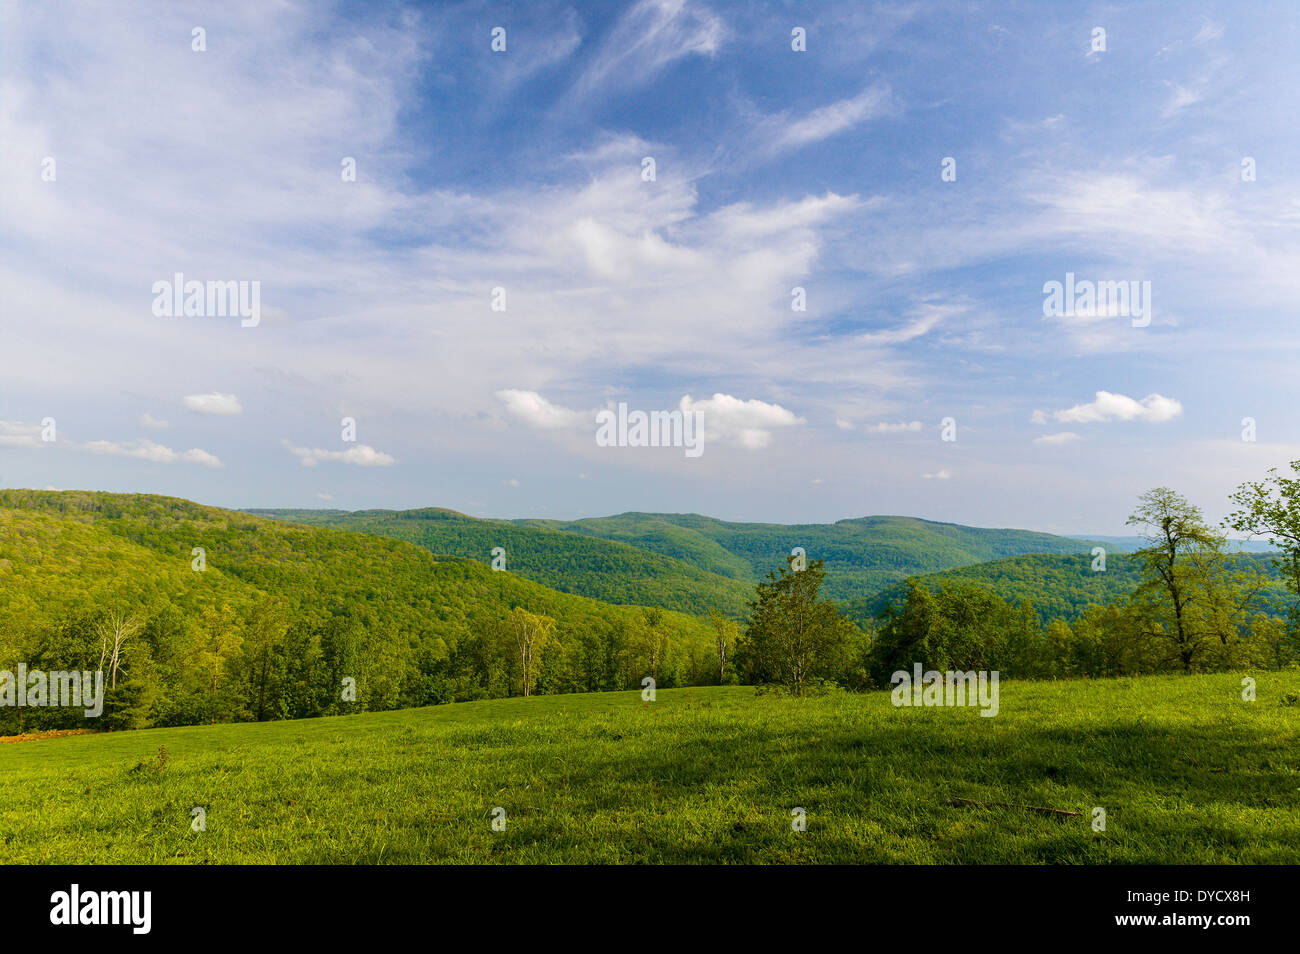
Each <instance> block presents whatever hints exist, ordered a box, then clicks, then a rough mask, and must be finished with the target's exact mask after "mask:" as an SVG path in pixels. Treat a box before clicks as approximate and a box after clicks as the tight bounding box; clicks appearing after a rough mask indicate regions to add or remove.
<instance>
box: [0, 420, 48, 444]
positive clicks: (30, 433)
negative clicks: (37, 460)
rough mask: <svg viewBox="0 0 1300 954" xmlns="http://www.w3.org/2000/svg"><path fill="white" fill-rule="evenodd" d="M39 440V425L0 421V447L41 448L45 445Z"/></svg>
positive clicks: (44, 442)
mask: <svg viewBox="0 0 1300 954" xmlns="http://www.w3.org/2000/svg"><path fill="white" fill-rule="evenodd" d="M46 443H47V442H46V441H43V440H41V425H39V424H25V423H23V422H22V421H0V446H5V447H41V446H43V445H44V444H46Z"/></svg>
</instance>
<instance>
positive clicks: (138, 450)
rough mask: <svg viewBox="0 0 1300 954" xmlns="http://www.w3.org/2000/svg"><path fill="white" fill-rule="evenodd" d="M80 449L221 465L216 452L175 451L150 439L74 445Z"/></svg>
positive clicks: (169, 461)
mask: <svg viewBox="0 0 1300 954" xmlns="http://www.w3.org/2000/svg"><path fill="white" fill-rule="evenodd" d="M72 446H73V447H75V448H76V449H78V450H83V451H87V452H88V453H91V454H107V455H109V456H111V457H131V458H134V459H135V460H147V461H149V462H150V463H152V464H175V463H178V462H182V461H183V462H184V463H187V464H201V465H202V466H204V467H212V468H217V467H221V466H222V464H221V460H220V459H219V458H218V457H217V456H216V455H215V454H209V453H208V452H207V451H205V450H201V449H199V448H197V447H191V448H190V449H189V450H187V451H175V450H172V449H171V448H170V447H165V446H163V445H162V444H158V443H155V442H154V441H150V440H138V441H125V442H119V441H87V442H86V443H84V444H74V445H72Z"/></svg>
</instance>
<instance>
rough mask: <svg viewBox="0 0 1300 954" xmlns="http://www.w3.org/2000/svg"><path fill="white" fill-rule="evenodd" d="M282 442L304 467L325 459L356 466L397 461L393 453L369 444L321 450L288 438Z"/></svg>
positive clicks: (382, 464) (390, 463)
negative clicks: (293, 442) (378, 449)
mask: <svg viewBox="0 0 1300 954" xmlns="http://www.w3.org/2000/svg"><path fill="white" fill-rule="evenodd" d="M282 443H283V444H284V446H285V447H286V448H287V449H288V451H289V453H291V454H293V456H294V457H297V458H298V463H300V464H302V466H304V467H315V466H316V465H317V464H319V463H322V462H325V461H331V462H334V463H339V464H351V465H353V466H355V467H392V466H393V465H394V464H396V463H397V460H396V459H395V458H394V457H393V456H392V455H390V454H385V453H384V452H383V451H377V450H375V449H374V448H373V447H371V446H369V445H368V444H356V445H354V446H352V447H349V448H348V449H347V450H341V451H335V450H321V449H320V448H319V447H299V446H297V445H296V444H292V443H290V442H289V441H287V440H286V441H282Z"/></svg>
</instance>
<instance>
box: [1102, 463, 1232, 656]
mask: <svg viewBox="0 0 1300 954" xmlns="http://www.w3.org/2000/svg"><path fill="white" fill-rule="evenodd" d="M1126 524H1127V525H1128V526H1136V527H1139V528H1141V530H1142V534H1141V535H1142V536H1143V537H1144V538H1145V539H1146V540H1147V545H1146V546H1145V547H1142V548H1141V549H1139V550H1137V551H1136V552H1135V553H1134V554H1133V557H1134V559H1135V560H1137V562H1138V565H1139V566H1140V567H1141V573H1142V582H1141V583H1139V584H1138V588H1137V590H1136V591H1134V593H1133V597H1132V602H1133V604H1134V606H1135V608H1137V609H1138V611H1139V613H1140V615H1141V616H1142V618H1143V619H1144V621H1145V623H1146V627H1145V629H1146V632H1147V634H1148V635H1149V636H1151V637H1153V638H1155V639H1157V640H1164V641H1166V642H1168V643H1169V644H1171V646H1170V648H1171V649H1172V650H1173V652H1174V653H1175V655H1176V656H1177V658H1178V661H1179V663H1180V664H1181V666H1182V668H1183V670H1184V671H1185V672H1191V671H1192V669H1193V668H1194V667H1195V665H1196V664H1197V662H1198V661H1200V660H1201V658H1202V657H1203V656H1204V655H1205V654H1206V651H1207V650H1209V649H1210V648H1212V646H1213V641H1214V639H1216V638H1217V639H1219V640H1220V641H1221V642H1222V643H1224V644H1226V643H1227V642H1228V640H1229V638H1230V635H1229V628H1230V627H1231V625H1232V617H1233V615H1234V614H1233V613H1232V612H1231V609H1233V608H1232V607H1230V606H1229V605H1228V602H1229V594H1228V592H1227V587H1228V585H1229V583H1228V581H1227V579H1226V558H1225V556H1224V552H1223V549H1224V546H1225V540H1224V538H1223V537H1222V536H1221V535H1220V534H1217V533H1215V532H1214V531H1213V530H1212V529H1210V527H1209V526H1208V525H1207V524H1206V523H1205V520H1204V518H1203V517H1202V516H1201V511H1200V508H1198V507H1195V506H1193V505H1192V504H1190V503H1188V502H1187V500H1186V499H1185V498H1184V497H1183V496H1182V495H1180V494H1178V493H1176V492H1174V491H1173V490H1170V489H1169V488H1168V487H1157V488H1155V489H1154V490H1148V491H1147V492H1146V493H1144V494H1143V495H1142V496H1141V497H1139V498H1138V508H1137V510H1135V511H1134V512H1133V514H1132V515H1131V516H1130V517H1129V518H1128V520H1127V521H1126Z"/></svg>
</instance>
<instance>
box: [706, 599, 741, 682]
mask: <svg viewBox="0 0 1300 954" xmlns="http://www.w3.org/2000/svg"><path fill="white" fill-rule="evenodd" d="M709 622H710V623H711V624H712V625H713V634H714V645H715V647H716V649H717V653H718V684H719V685H722V684H723V683H725V682H726V681H727V656H728V655H729V654H730V652H731V648H732V647H733V646H735V645H736V638H737V636H738V635H739V633H740V624H739V623H737V622H736V621H735V620H734V619H728V618H727V617H726V616H724V615H723V614H722V613H719V612H718V611H717V610H716V609H710V610H709Z"/></svg>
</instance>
